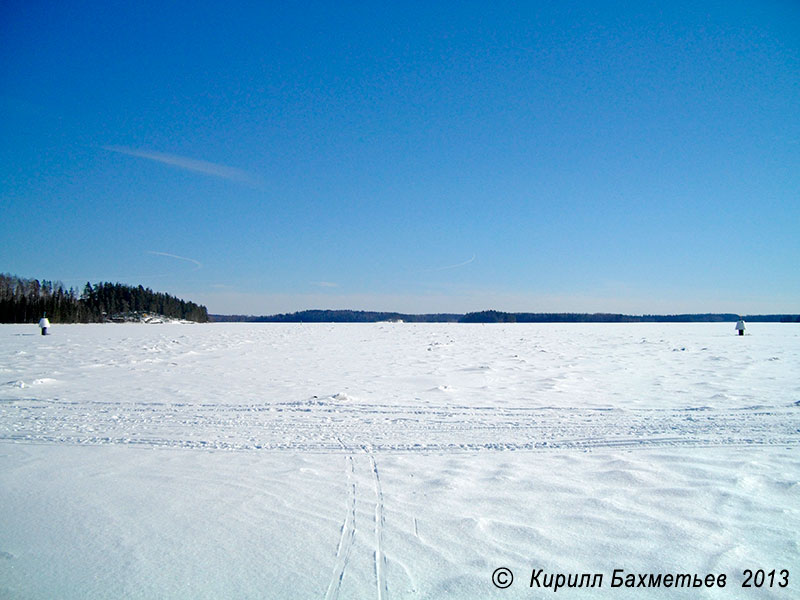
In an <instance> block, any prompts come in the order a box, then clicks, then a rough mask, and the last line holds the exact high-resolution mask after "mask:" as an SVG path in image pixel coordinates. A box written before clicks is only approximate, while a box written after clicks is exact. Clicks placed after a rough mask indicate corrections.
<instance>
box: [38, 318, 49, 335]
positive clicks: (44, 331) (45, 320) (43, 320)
mask: <svg viewBox="0 0 800 600" xmlns="http://www.w3.org/2000/svg"><path fill="white" fill-rule="evenodd" d="M48 327H50V320H49V319H48V318H47V313H44V316H43V317H42V318H41V319H39V329H41V330H42V335H47V328H48Z"/></svg>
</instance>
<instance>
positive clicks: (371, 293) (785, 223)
mask: <svg viewBox="0 0 800 600" xmlns="http://www.w3.org/2000/svg"><path fill="white" fill-rule="evenodd" d="M57 4H59V3H52V2H13V1H12V2H6V3H3V5H2V7H0V238H2V245H1V246H0V270H2V271H5V272H11V273H15V274H18V275H22V276H28V277H40V278H48V279H61V280H63V281H64V282H65V283H66V284H67V285H74V286H75V287H78V288H80V287H82V285H83V283H85V282H86V281H87V280H91V281H93V282H94V281H98V280H107V281H123V282H127V283H134V284H138V283H142V284H144V285H147V286H150V287H153V288H154V289H158V290H164V291H168V292H170V293H175V294H178V295H183V296H185V297H188V298H190V299H193V300H195V301H198V302H204V303H206V304H207V306H208V307H209V309H210V310H211V311H212V312H221V313H231V312H240V313H251V314H267V313H273V312H281V311H293V310H300V309H305V308H354V309H375V310H399V311H409V312H433V311H467V310H480V309H486V308H496V309H501V310H526V311H587V312H594V311H614V312H633V313H642V312H659V313H668V312H706V311H713V312H717V311H730V312H742V313H745V312H761V313H765V312H798V311H800V275H798V273H800V269H798V267H797V265H798V259H799V258H800V235H798V232H800V202H799V200H800V4H798V3H797V2H790V1H786V2H725V3H697V2H687V3H684V2H670V3H663V2H658V3H649V2H635V3H634V2H601V3H597V2H590V3H589V2H587V3H580V2H578V3H564V2H552V3H547V2H521V3H512V2H499V3H486V2H453V3H430V2H427V3H421V2H420V3H411V2H409V3H374V2H372V3H341V2H325V3H271V2H267V3H264V2H262V3H253V4H239V3H233V4H225V5H220V4H219V3H204V2H191V3H163V4H162V3H141V4H137V3H128V2H126V3H113V2H103V3H99V2H98V3H93V2H89V3H64V5H61V6H58V5H57ZM490 4H491V5H490ZM177 257H182V258H177Z"/></svg>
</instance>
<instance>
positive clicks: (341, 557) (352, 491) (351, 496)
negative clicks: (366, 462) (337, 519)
mask: <svg viewBox="0 0 800 600" xmlns="http://www.w3.org/2000/svg"><path fill="white" fill-rule="evenodd" d="M347 465H348V469H347V486H348V492H349V493H348V495H347V511H346V514H345V519H344V522H343V523H342V536H341V538H340V539H339V545H338V547H337V548H336V564H335V567H334V573H333V578H332V579H331V582H330V584H329V585H328V589H327V591H326V593H325V600H336V599H337V598H338V597H339V591H340V590H341V588H342V580H343V579H344V574H345V570H346V569H347V565H348V563H349V562H350V552H351V551H352V549H353V543H354V542H355V537H356V481H355V467H354V465H353V457H352V456H348V457H347Z"/></svg>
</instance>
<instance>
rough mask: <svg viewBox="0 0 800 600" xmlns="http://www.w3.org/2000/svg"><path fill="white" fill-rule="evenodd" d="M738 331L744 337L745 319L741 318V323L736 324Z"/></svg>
mask: <svg viewBox="0 0 800 600" xmlns="http://www.w3.org/2000/svg"><path fill="white" fill-rule="evenodd" d="M736 331H738V332H739V335H744V319H742V318H740V319H739V322H738V323H736Z"/></svg>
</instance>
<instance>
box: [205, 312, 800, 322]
mask: <svg viewBox="0 0 800 600" xmlns="http://www.w3.org/2000/svg"><path fill="white" fill-rule="evenodd" d="M210 318H211V320H212V321H217V322H246V323H377V322H381V321H404V322H406V323H722V322H733V321H738V320H739V315H736V314H733V313H703V314H683V315H623V314H616V313H508V312H501V311H497V310H484V311H481V312H471V313H467V314H453V313H435V314H421V315H414V314H404V313H396V312H371V311H363V310H302V311H299V312H294V313H284V314H278V315H268V316H261V317H255V316H246V315H210ZM744 319H745V321H752V322H758V321H761V322H783V323H800V315H748V316H745V317H744Z"/></svg>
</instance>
